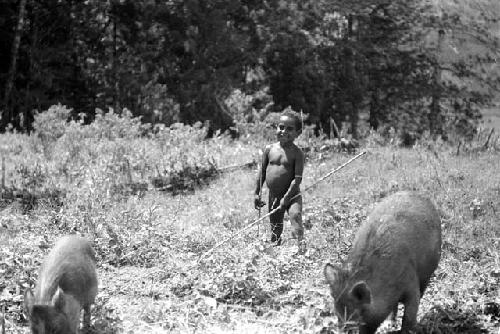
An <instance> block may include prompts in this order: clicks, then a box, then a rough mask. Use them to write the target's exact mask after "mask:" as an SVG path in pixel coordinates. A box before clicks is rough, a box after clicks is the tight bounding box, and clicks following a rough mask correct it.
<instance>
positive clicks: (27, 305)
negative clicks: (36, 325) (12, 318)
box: [24, 288, 35, 318]
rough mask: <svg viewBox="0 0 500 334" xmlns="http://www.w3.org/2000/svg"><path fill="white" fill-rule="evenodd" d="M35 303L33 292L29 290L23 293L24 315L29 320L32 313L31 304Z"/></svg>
mask: <svg viewBox="0 0 500 334" xmlns="http://www.w3.org/2000/svg"><path fill="white" fill-rule="evenodd" d="M34 303H35V296H33V292H32V291H31V289H29V288H28V289H26V291H24V313H25V314H26V315H27V316H28V318H31V314H32V313H33V304H34Z"/></svg>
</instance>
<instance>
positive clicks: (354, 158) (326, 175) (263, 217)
mask: <svg viewBox="0 0 500 334" xmlns="http://www.w3.org/2000/svg"><path fill="white" fill-rule="evenodd" d="M364 154H366V151H363V152H361V153H359V154H357V155H356V156H354V157H352V158H351V159H349V160H348V161H347V162H345V163H343V164H342V165H340V166H339V167H337V168H335V169H334V170H332V171H330V172H328V173H327V174H325V175H323V176H322V177H320V178H319V179H318V180H317V181H316V182H314V183H313V184H311V185H310V186H308V187H306V188H305V189H304V192H306V191H308V190H310V189H311V188H312V187H314V186H316V185H317V184H318V183H320V182H321V181H323V180H324V179H326V178H327V177H329V176H330V175H332V174H334V173H336V172H338V171H339V170H341V169H342V168H344V167H345V166H347V165H348V164H350V163H351V162H353V161H354V160H356V159H357V158H359V157H361V156H362V155H364ZM299 196H302V193H298V194H297V195H295V196H293V197H292V198H291V199H290V201H292V200H294V199H295V198H297V197H299ZM279 209H280V207H279V206H278V207H277V208H275V209H273V210H271V211H270V212H269V213H267V214H265V215H264V216H262V217H259V219H257V220H256V221H254V222H252V223H250V224H249V225H247V226H246V227H244V228H242V229H240V230H239V231H237V232H236V233H233V234H232V235H231V236H229V237H228V238H226V239H224V240H222V241H221V242H219V243H218V244H216V245H215V246H214V247H212V248H210V249H209V250H208V251H206V252H205V253H203V254H201V255H200V257H199V258H198V262H200V261H201V260H202V259H203V258H204V257H206V256H207V255H209V254H210V253H212V252H213V251H214V250H216V249H217V248H219V247H220V246H222V245H224V244H225V243H226V242H228V241H229V240H231V239H235V238H237V237H238V236H241V233H242V232H245V231H246V230H248V229H250V228H251V227H252V226H254V225H255V224H257V223H258V222H260V221H262V220H264V219H265V218H267V217H269V216H270V215H272V214H273V213H275V212H277V211H278V210H279Z"/></svg>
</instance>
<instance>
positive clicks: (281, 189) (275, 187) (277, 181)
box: [266, 165, 294, 197]
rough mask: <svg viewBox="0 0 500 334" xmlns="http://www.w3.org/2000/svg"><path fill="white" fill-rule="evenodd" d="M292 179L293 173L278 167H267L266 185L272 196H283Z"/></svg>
mask: <svg viewBox="0 0 500 334" xmlns="http://www.w3.org/2000/svg"><path fill="white" fill-rule="evenodd" d="M293 179H294V175H293V171H290V170H288V169H286V168H284V167H283V166H278V165H268V166H267V169H266V184H267V187H268V188H269V191H270V192H271V194H273V195H274V196H278V197H281V196H283V195H285V193H286V191H287V190H288V188H289V187H290V183H291V182H292V180H293Z"/></svg>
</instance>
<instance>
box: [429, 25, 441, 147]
mask: <svg viewBox="0 0 500 334" xmlns="http://www.w3.org/2000/svg"><path fill="white" fill-rule="evenodd" d="M443 39H444V31H443V30H439V32H438V42H437V49H436V68H435V69H434V93H433V94H432V102H431V105H430V113H429V129H430V132H431V134H432V135H433V136H435V137H436V136H439V135H442V134H443V120H442V115H441V105H440V102H441V62H440V58H441V57H440V56H441V51H442V45H443Z"/></svg>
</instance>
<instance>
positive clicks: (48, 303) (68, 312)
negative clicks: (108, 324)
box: [24, 235, 97, 334]
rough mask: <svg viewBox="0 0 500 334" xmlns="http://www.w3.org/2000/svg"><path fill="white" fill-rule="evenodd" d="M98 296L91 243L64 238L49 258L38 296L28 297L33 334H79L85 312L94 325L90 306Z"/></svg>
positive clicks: (29, 294) (86, 321)
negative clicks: (81, 319) (81, 315)
mask: <svg viewBox="0 0 500 334" xmlns="http://www.w3.org/2000/svg"><path fill="white" fill-rule="evenodd" d="M96 294H97V276H96V268H95V254H94V250H93V249H92V247H91V245H90V243H89V242H88V241H87V240H86V239H85V238H82V237H79V236H76V235H71V236H65V237H63V238H61V239H60V240H59V241H58V242H57V243H56V245H55V246H54V248H53V249H52V250H51V251H50V253H49V255H47V257H46V258H45V261H44V262H43V264H42V266H41V268H40V272H39V275H38V282H37V284H36V288H35V294H34V295H33V292H32V291H31V290H30V289H27V290H26V292H25V293H24V307H25V312H26V314H27V315H28V318H29V319H30V323H31V332H32V333H33V334H76V333H77V332H78V327H79V324H80V314H81V310H82V308H83V310H84V316H83V323H84V327H86V328H88V327H89V325H90V305H91V304H92V303H94V299H95V296H96Z"/></svg>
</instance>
